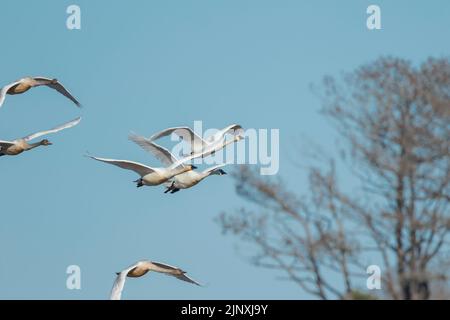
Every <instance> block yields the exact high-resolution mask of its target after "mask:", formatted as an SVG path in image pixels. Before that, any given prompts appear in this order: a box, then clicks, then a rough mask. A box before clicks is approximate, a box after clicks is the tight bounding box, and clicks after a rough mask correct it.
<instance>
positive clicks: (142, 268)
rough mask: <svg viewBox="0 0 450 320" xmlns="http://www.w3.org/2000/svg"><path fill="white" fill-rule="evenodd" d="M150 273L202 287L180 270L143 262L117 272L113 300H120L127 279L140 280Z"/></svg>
mask: <svg viewBox="0 0 450 320" xmlns="http://www.w3.org/2000/svg"><path fill="white" fill-rule="evenodd" d="M149 271H154V272H160V273H164V274H166V275H169V276H173V277H175V278H177V279H179V280H182V281H186V282H189V283H192V284H196V285H198V286H200V284H199V283H198V282H196V281H194V280H192V279H191V278H189V277H188V276H187V275H186V271H183V270H181V269H180V268H177V267H173V266H169V265H167V264H164V263H160V262H153V261H148V260H143V261H139V262H137V263H135V264H134V265H132V266H130V267H128V268H126V269H125V270H123V271H121V272H117V278H116V281H114V285H113V288H112V290H111V300H120V298H121V296H122V291H123V287H124V285H125V280H126V278H127V277H131V278H138V277H142V276H143V275H145V274H146V273H147V272H149Z"/></svg>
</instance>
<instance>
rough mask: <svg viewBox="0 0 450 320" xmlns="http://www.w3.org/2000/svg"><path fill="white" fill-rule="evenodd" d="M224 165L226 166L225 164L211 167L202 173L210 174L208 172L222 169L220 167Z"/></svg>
mask: <svg viewBox="0 0 450 320" xmlns="http://www.w3.org/2000/svg"><path fill="white" fill-rule="evenodd" d="M226 165H227V163H222V164H218V165H216V166H213V167H210V168H208V169H206V170H204V171H203V173H205V174H206V173H210V172H213V171H216V170H217V169H219V168H222V167H224V166H226Z"/></svg>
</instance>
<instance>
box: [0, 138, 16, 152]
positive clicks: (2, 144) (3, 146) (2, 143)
mask: <svg viewBox="0 0 450 320" xmlns="http://www.w3.org/2000/svg"><path fill="white" fill-rule="evenodd" d="M13 145H14V142H12V141H2V140H0V151H2V150H3V149H8V148H9V147H11V146H13Z"/></svg>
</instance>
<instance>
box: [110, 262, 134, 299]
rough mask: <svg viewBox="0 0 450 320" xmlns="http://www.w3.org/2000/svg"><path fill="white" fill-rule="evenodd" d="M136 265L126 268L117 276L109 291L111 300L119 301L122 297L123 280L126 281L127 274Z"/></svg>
mask: <svg viewBox="0 0 450 320" xmlns="http://www.w3.org/2000/svg"><path fill="white" fill-rule="evenodd" d="M137 265H138V263H135V264H134V265H132V266H130V267H128V268H126V269H125V270H123V271H121V272H120V273H118V274H117V277H116V280H115V281H114V284H113V287H112V290H111V297H110V299H111V300H120V298H121V297H122V291H123V287H124V286H125V280H126V279H127V275H128V272H130V271H131V270H133V269H134V268H136V266H137Z"/></svg>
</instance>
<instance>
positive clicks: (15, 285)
mask: <svg viewBox="0 0 450 320" xmlns="http://www.w3.org/2000/svg"><path fill="white" fill-rule="evenodd" d="M70 4H77V5H79V6H80V7H81V14H82V29H81V30H74V31H70V30H68V29H67V28H66V18H67V14H66V8H67V6H69V5H70ZM370 4H378V5H380V6H381V10H382V11H381V12H382V30H380V31H369V30H368V29H367V28H366V17H367V14H366V8H367V6H368V5H370ZM449 17H450V3H449V2H448V1H438V0H435V1H420V3H419V1H414V2H412V1H406V0H397V1H363V0H359V1H356V0H355V1H345V2H344V1H331V0H330V1H294V0H292V1H286V0H283V1H274V0H272V1H264V0H257V1H256V0H252V1H241V0H227V1H207V0H189V1H181V0H179V1H99V0H98V1H82V0H77V1H60V0H58V1H56V0H54V1H50V0H47V1H39V2H38V1H33V2H31V1H30V2H26V3H24V2H17V1H5V2H4V3H2V6H1V10H0V29H1V30H2V45H1V49H0V58H1V65H0V86H2V85H4V84H7V83H9V82H11V81H13V80H15V79H18V78H21V77H23V76H27V75H31V76H37V75H39V76H48V77H55V78H58V79H59V80H60V81H61V82H62V83H63V84H65V85H66V86H67V87H68V88H69V90H71V91H72V93H74V94H75V95H76V97H77V98H79V100H80V101H81V102H82V104H83V105H84V108H83V109H81V110H77V109H76V108H75V107H74V105H73V104H71V102H70V101H69V100H67V99H65V98H64V97H62V96H61V95H58V94H56V93H55V92H53V91H52V90H50V89H47V88H38V89H34V90H32V91H30V92H28V93H26V94H24V95H20V96H8V97H7V99H6V102H5V104H4V106H3V107H2V108H1V109H0V139H2V140H8V139H14V138H17V137H22V136H25V135H26V134H29V133H32V132H35V131H40V130H43V129H48V128H51V127H53V126H55V125H58V124H60V123H63V122H65V121H68V120H71V119H73V118H75V117H77V116H79V115H81V116H82V117H83V120H82V122H81V124H80V125H79V126H77V127H75V128H73V129H70V130H66V131H63V132H61V133H59V134H56V135H52V136H49V138H50V140H51V141H52V142H53V143H54V145H53V146H51V147H49V148H39V149H36V150H33V152H28V153H24V154H22V155H20V156H18V157H2V158H1V159H0V172H1V181H0V194H1V206H0V215H1V218H2V222H1V224H0V298H3V299H14V298H25V299H106V298H108V296H109V292H110V289H111V286H112V283H113V281H114V277H115V274H114V272H115V271H119V270H121V269H123V268H125V267H127V266H128V265H130V264H132V263H133V262H135V261H137V260H139V259H146V258H148V259H153V260H156V261H162V262H166V263H169V264H173V265H176V266H180V267H182V268H183V269H185V270H187V271H188V272H189V274H190V275H191V276H192V277H194V278H195V279H197V280H199V281H201V282H203V283H206V284H207V286H206V287H203V288H199V287H196V286H191V285H189V284H185V283H180V282H179V281H177V280H176V279H172V278H167V277H164V276H162V275H158V274H150V275H149V276H146V277H145V278H141V279H130V280H128V281H127V283H126V287H125V291H124V294H123V298H125V299H251V298H253V299H298V298H308V296H306V295H305V294H303V293H302V292H301V291H300V290H299V288H298V287H297V286H295V285H294V284H292V283H289V282H286V281H282V280H279V279H278V276H280V274H278V273H276V272H273V271H267V270H261V269H258V268H255V267H253V266H251V265H249V264H248V263H247V261H246V260H245V258H244V256H245V255H246V254H248V253H249V252H245V251H243V250H240V251H238V250H237V249H236V245H237V244H238V242H237V240H236V239H233V238H231V237H226V236H223V235H222V234H221V232H220V228H219V226H218V225H217V224H216V223H215V222H214V218H215V217H217V215H218V214H219V213H220V212H221V211H230V210H234V209H237V208H239V207H240V206H241V205H242V204H243V202H242V200H241V199H240V198H239V197H238V195H236V193H235V191H234V185H233V181H232V179H231V178H230V177H226V176H225V177H218V176H215V177H212V178H210V179H208V180H205V181H204V182H203V183H201V184H199V185H198V186H197V187H195V188H193V189H190V190H184V191H182V192H179V193H177V194H175V195H166V194H163V193H162V192H163V188H162V187H147V188H141V189H136V187H135V184H133V183H132V181H133V180H134V179H136V175H135V174H134V173H132V172H128V171H124V170H121V169H119V168H116V167H113V166H109V165H106V164H101V163H97V162H94V161H92V160H90V159H87V158H85V157H83V154H84V153H85V152H86V151H89V152H90V153H92V154H95V155H99V156H105V157H112V158H119V159H130V160H135V161H141V162H144V163H147V164H149V165H157V164H158V162H157V160H155V159H153V158H152V157H151V156H150V155H149V154H147V153H145V152H144V151H142V150H141V149H139V148H138V147H137V146H135V145H133V144H132V143H131V142H129V141H128V140H127V135H128V133H129V132H130V130H133V131H136V132H137V133H140V134H145V135H150V134H152V133H154V132H156V131H158V130H161V129H164V128H166V127H170V126H178V125H188V126H192V125H193V121H194V120H202V121H203V124H204V127H212V128H222V127H225V126H226V125H228V124H231V123H239V124H241V125H242V126H244V127H246V128H267V129H271V128H276V129H280V135H281V146H280V157H281V170H280V173H279V174H280V175H281V176H282V177H283V178H284V179H285V180H286V183H287V184H289V185H292V186H293V187H294V188H295V189H296V190H299V191H302V190H304V189H305V187H306V185H305V179H304V174H305V172H302V171H301V170H298V169H295V171H293V170H294V169H293V165H292V163H291V161H292V155H293V154H292V151H291V148H292V146H293V145H294V144H295V143H301V141H302V139H303V138H302V137H308V138H310V139H313V140H314V141H316V142H318V143H320V144H321V145H323V146H324V147H326V148H332V146H333V144H334V142H335V139H336V137H335V134H334V131H333V130H332V129H331V128H330V126H329V124H328V123H327V122H326V121H325V120H324V119H322V118H321V116H320V115H319V113H318V111H319V109H320V101H319V100H318V98H317V97H316V96H315V95H314V94H313V93H312V92H311V91H310V88H309V86H310V84H311V83H318V82H319V81H320V79H321V78H322V77H323V76H324V75H326V74H331V75H338V74H339V73H340V72H341V71H351V70H353V69H354V68H355V67H357V66H359V65H360V64H362V63H367V62H370V61H372V60H374V59H376V58H377V57H379V56H380V55H395V56H400V57H404V58H408V59H411V60H412V61H414V62H417V63H419V62H421V61H423V60H424V59H426V58H427V57H428V56H430V55H433V56H446V55H447V54H448V53H449V52H450V41H448V40H447V39H446V36H447V35H448V33H449V30H450V19H449ZM294 155H297V156H299V157H301V154H295V153H294ZM71 264H76V265H79V266H80V267H81V272H82V275H81V276H82V279H81V280H82V289H81V290H68V289H67V288H66V278H67V275H66V268H67V266H69V265H71ZM362 281H363V280H362ZM362 285H364V284H363V283H361V286H362Z"/></svg>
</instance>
